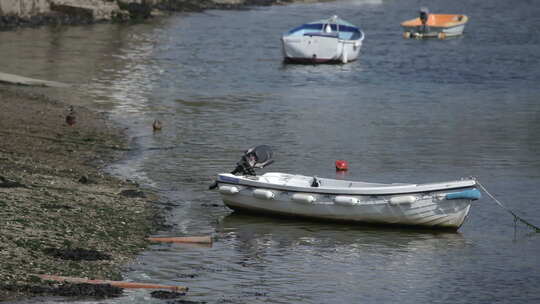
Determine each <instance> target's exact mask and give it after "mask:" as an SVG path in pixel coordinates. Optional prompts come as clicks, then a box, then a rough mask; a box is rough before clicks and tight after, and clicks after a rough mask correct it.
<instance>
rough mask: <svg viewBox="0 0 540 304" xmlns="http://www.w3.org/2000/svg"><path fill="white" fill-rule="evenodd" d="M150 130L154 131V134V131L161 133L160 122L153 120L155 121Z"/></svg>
mask: <svg viewBox="0 0 540 304" xmlns="http://www.w3.org/2000/svg"><path fill="white" fill-rule="evenodd" d="M152 128H153V129H154V132H155V131H161V128H162V123H161V121H159V120H157V119H155V120H154V123H152Z"/></svg>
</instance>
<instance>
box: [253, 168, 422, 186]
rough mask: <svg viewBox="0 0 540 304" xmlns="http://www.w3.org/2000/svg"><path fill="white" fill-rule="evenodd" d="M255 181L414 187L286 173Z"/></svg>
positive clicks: (286, 184)
mask: <svg viewBox="0 0 540 304" xmlns="http://www.w3.org/2000/svg"><path fill="white" fill-rule="evenodd" d="M257 180H258V181H259V182H263V183H269V184H274V185H280V186H293V187H304V188H305V187H321V188H332V189H335V188H341V189H343V188H377V187H381V188H384V187H395V186H414V184H404V183H396V184H379V183H366V182H358V181H348V180H339V179H331V178H319V177H314V176H305V175H297V174H286V173H275V172H270V173H265V174H263V175H261V176H257Z"/></svg>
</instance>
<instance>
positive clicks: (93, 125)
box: [0, 85, 156, 301]
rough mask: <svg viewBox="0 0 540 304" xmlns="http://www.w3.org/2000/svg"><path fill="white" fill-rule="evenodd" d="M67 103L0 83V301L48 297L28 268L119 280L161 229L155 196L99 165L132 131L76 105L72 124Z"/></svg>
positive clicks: (124, 143) (118, 149)
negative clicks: (156, 222) (154, 231)
mask: <svg viewBox="0 0 540 304" xmlns="http://www.w3.org/2000/svg"><path fill="white" fill-rule="evenodd" d="M67 108H68V105H66V104H64V103H61V102H59V101H55V100H51V99H49V98H47V97H46V96H43V95H39V94H34V93H30V92H28V91H27V89H25V88H22V87H9V86H4V85H0V301H1V300H6V299H10V298H14V297H18V296H28V295H33V294H34V293H40V294H41V293H43V292H44V291H43V290H42V289H40V288H37V287H39V286H44V285H46V284H44V283H43V282H39V281H36V280H35V278H34V277H32V276H31V274H58V275H65V276H77V277H89V278H100V279H115V280H118V279H121V277H120V276H121V275H120V269H121V266H122V265H125V263H126V262H128V261H130V259H132V258H133V257H134V255H135V254H136V253H137V252H139V251H140V250H141V249H143V248H144V247H145V246H146V244H147V243H146V240H145V238H146V236H147V235H148V234H149V233H150V232H151V230H152V227H154V225H153V222H152V221H154V220H155V215H156V210H155V209H154V208H153V207H152V206H153V204H151V202H152V201H153V200H155V199H156V198H155V196H153V195H152V194H151V193H146V192H141V191H140V189H138V188H137V185H136V184H135V183H132V182H130V181H123V180H120V179H117V178H114V177H111V176H109V175H107V174H104V173H103V171H102V170H101V169H102V168H103V166H105V165H106V164H109V163H111V162H112V161H114V160H115V159H117V158H118V157H120V156H121V155H122V153H123V152H124V151H125V150H126V149H127V139H126V137H125V136H124V135H123V134H122V133H121V132H120V131H119V130H118V129H115V128H114V127H113V126H112V125H111V123H110V122H109V121H107V120H106V119H105V117H103V116H102V115H100V114H98V113H95V112H92V111H90V110H87V109H84V108H79V107H77V106H75V113H74V114H75V124H73V125H72V126H69V125H68V124H67V123H66V115H67V114H68V110H67ZM126 190H127V191H126ZM45 292H46V290H45Z"/></svg>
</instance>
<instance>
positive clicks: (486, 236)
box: [0, 0, 540, 303]
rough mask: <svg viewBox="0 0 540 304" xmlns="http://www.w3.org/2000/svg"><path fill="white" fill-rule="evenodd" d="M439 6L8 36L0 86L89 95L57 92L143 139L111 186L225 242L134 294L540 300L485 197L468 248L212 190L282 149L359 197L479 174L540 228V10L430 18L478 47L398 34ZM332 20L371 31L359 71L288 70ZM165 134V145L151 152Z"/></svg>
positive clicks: (461, 7) (479, 7) (148, 264)
mask: <svg viewBox="0 0 540 304" xmlns="http://www.w3.org/2000/svg"><path fill="white" fill-rule="evenodd" d="M422 5H423V3H421V2H419V1H412V0H407V1H382V0H380V1H379V0H370V1H360V0H359V1H337V2H332V3H322V4H311V5H290V6H276V7H265V8H255V9H253V10H246V11H208V12H205V13H200V14H189V15H175V16H172V17H170V18H166V19H163V20H155V21H152V22H150V23H147V24H139V25H131V26H126V25H95V26H81V27H68V28H41V29H35V30H28V29H27V30H20V31H16V32H2V33H0V39H1V40H0V43H1V44H0V55H1V56H0V67H1V68H0V70H2V71H3V72H12V73H18V74H22V75H26V76H30V77H36V78H45V79H50V80H58V81H65V82H71V83H74V84H76V85H77V86H76V89H75V90H73V92H68V93H66V92H65V91H55V90H51V89H48V93H49V94H55V95H57V96H58V97H59V98H61V99H63V100H66V101H70V100H80V101H83V102H86V103H89V104H90V105H91V106H93V107H95V108H97V109H99V110H101V111H104V112H107V113H110V115H111V117H112V118H113V119H115V120H116V121H118V122H119V123H121V124H123V125H125V126H126V127H128V128H129V132H130V135H132V136H133V138H134V139H133V146H134V147H136V148H137V149H136V151H135V152H133V153H132V154H131V155H129V157H128V159H126V160H125V161H123V162H121V163H118V164H115V165H114V166H113V167H112V168H111V170H112V171H113V172H114V173H116V174H120V175H123V176H126V177H127V176H129V177H130V178H131V177H135V178H137V179H138V180H140V181H141V182H142V183H145V184H146V185H149V186H151V187H154V188H156V189H159V191H160V193H161V194H162V195H163V197H164V199H166V200H169V201H170V202H171V203H173V204H174V205H175V207H173V208H172V209H171V210H170V211H169V213H168V220H169V223H170V224H173V225H174V226H173V228H172V229H171V230H169V231H163V232H162V233H161V234H162V235H174V236H180V235H204V234H212V235H214V236H215V237H216V242H215V243H214V245H213V246H212V247H211V248H208V247H188V246H182V245H153V246H152V247H150V248H149V249H148V250H147V251H145V252H143V253H142V254H141V255H140V256H139V258H138V259H137V261H136V263H135V264H133V265H130V266H129V268H128V269H127V270H126V272H125V277H126V279H129V280H133V281H144V282H154V283H163V284H176V285H186V286H188V287H190V289H191V291H190V292H189V295H188V297H186V299H187V300H190V301H205V302H207V303H396V302H400V303H448V302H453V303H536V302H540V285H539V284H538V282H539V281H540V271H539V266H540V263H539V257H538V255H539V252H540V239H539V237H538V234H534V233H530V230H527V229H526V228H524V227H523V226H518V228H517V229H515V228H514V222H513V219H512V217H511V216H510V215H508V214H507V213H505V212H504V211H503V210H501V209H500V208H499V207H497V206H496V205H495V204H494V203H493V202H492V201H490V199H489V198H488V197H487V196H486V195H484V198H483V199H482V200H480V201H477V202H476V203H475V204H474V205H473V208H472V209H471V214H470V216H469V218H468V219H467V221H466V222H465V224H464V225H463V227H461V229H460V230H459V232H458V233H440V232H439V233H438V232H426V231H423V232H418V231H411V230H399V229H373V228H366V227H355V226H347V225H332V224H319V223H312V222H303V221H295V220H278V219H271V218H263V217H254V216H247V215H241V214H235V213H231V211H230V210H229V209H227V208H226V207H224V206H223V204H222V202H221V200H220V197H219V196H218V195H217V194H216V193H214V192H209V191H207V186H208V184H210V183H211V180H212V177H213V176H215V174H216V173H218V172H228V171H230V170H231V169H233V166H234V164H235V162H236V161H237V160H238V159H239V157H240V156H241V153H242V151H243V150H245V149H247V148H248V147H250V146H252V145H257V144H269V145H271V146H272V147H273V148H274V149H275V151H274V152H275V159H276V162H275V163H274V164H273V165H272V166H271V167H270V168H269V169H267V170H271V171H285V172H294V173H302V174H306V175H318V176H325V177H334V176H335V174H336V173H335V171H334V168H333V166H334V161H335V160H336V159H345V160H348V161H349V163H350V170H349V172H348V173H347V174H346V176H344V178H349V179H358V180H366V181H373V182H415V183H420V182H430V181H443V180H448V179H455V178H460V177H468V176H476V177H478V179H479V180H480V182H482V183H483V184H484V185H485V186H486V187H487V188H488V189H489V190H490V191H491V192H492V193H493V194H494V195H495V196H496V197H497V198H498V199H500V200H501V201H503V202H504V203H506V204H507V205H508V206H509V207H511V208H512V209H514V210H516V211H517V212H518V213H519V214H520V215H522V216H523V217H525V218H527V219H528V220H530V221H531V222H533V223H535V224H536V225H540V205H539V204H538V196H539V194H540V190H539V186H540V154H539V152H538V151H540V136H539V135H538V134H539V132H540V86H539V79H540V36H538V35H537V33H538V32H539V31H540V17H539V16H540V6H538V5H537V3H536V2H534V1H514V2H510V1H502V0H496V1H495V0H494V1H475V2H474V3H473V1H443V0H436V1H429V5H430V9H431V11H434V12H446V13H465V14H467V15H468V16H469V17H470V22H469V24H468V25H467V28H466V35H465V36H463V37H460V38H456V39H449V40H446V41H438V40H429V41H416V40H403V39H402V38H401V29H400V27H399V22H401V21H403V20H405V19H408V18H412V17H414V16H415V15H416V11H417V9H418V8H419V7H420V6H422ZM333 14H337V15H339V16H341V17H343V18H344V19H346V20H349V21H351V22H352V23H354V24H357V25H359V26H361V27H362V28H363V30H364V31H365V33H366V39H365V41H364V46H363V48H362V52H361V56H360V59H359V60H358V61H356V62H353V63H350V64H347V65H321V66H312V65H284V64H282V62H281V49H280V47H281V46H280V41H279V37H280V34H281V33H282V32H284V31H286V30H287V29H289V28H291V27H294V26H296V25H298V24H300V23H302V22H304V21H311V20H313V19H320V18H322V17H326V16H330V15H333ZM155 118H158V119H160V120H162V121H163V122H164V129H163V131H162V132H160V133H157V134H152V130H151V123H152V121H153V120H154V119H155ZM341 177H343V176H341ZM49 301H50V302H54V300H52V299H50V300H49ZM101 302H103V301H100V303H101ZM143 302H144V303H146V302H155V303H162V301H161V300H157V299H152V298H151V297H150V295H149V293H148V292H147V291H130V292H126V296H125V297H122V298H118V299H112V300H108V301H105V303H143Z"/></svg>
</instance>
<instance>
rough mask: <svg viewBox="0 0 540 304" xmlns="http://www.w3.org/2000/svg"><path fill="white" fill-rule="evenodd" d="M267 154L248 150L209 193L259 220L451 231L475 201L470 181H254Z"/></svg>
mask: <svg viewBox="0 0 540 304" xmlns="http://www.w3.org/2000/svg"><path fill="white" fill-rule="evenodd" d="M261 147H263V148H261ZM257 149H260V150H259V151H257ZM269 151H271V150H269V148H268V147H267V146H259V147H255V148H251V149H249V150H248V151H246V153H245V155H244V156H243V157H242V161H240V162H239V163H238V166H237V168H236V169H235V170H234V171H233V172H232V173H222V174H219V175H218V176H217V179H216V183H215V184H214V185H213V187H211V188H217V189H218V191H219V193H220V194H221V196H222V198H223V202H224V203H225V205H227V206H228V207H230V208H232V209H234V210H244V211H250V212H255V213H263V214H277V215H285V216H293V217H306V218H312V219H320V220H332V221H347V222H358V223H367V224H390V225H411V226H424V227H431V228H445V229H453V230H457V229H458V228H459V227H460V226H461V225H462V224H463V222H464V220H465V218H466V217H467V214H468V213H469V209H470V206H471V202H472V201H473V200H477V199H479V198H480V197H481V195H480V191H479V190H478V189H476V188H475V186H476V185H477V183H476V180H474V179H463V180H456V181H447V182H438V183H426V184H408V183H399V184H380V183H366V182H359V181H348V180H337V179H329V178H318V177H312V176H303V175H298V174H287V173H266V174H263V175H260V176H256V175H254V168H257V167H264V166H266V165H268V164H269V163H271V161H269V160H270V159H271V152H269Z"/></svg>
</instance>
